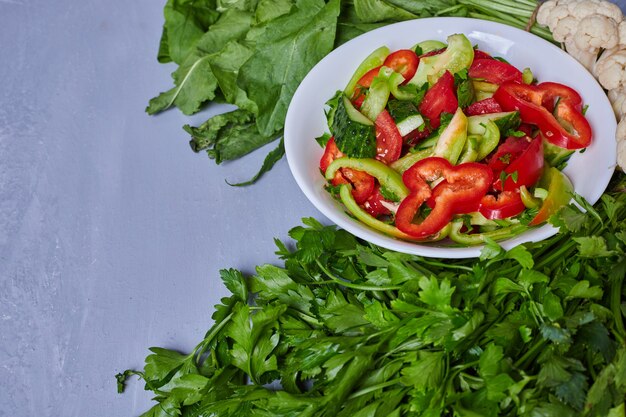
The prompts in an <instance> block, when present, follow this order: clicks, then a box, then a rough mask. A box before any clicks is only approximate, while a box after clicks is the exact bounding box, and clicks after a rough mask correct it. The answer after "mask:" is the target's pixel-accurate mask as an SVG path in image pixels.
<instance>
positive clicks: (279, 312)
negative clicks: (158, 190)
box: [116, 173, 626, 417]
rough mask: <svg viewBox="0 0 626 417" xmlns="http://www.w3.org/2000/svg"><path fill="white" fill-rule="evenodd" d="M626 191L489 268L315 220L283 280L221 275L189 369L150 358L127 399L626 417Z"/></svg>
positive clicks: (208, 411)
mask: <svg viewBox="0 0 626 417" xmlns="http://www.w3.org/2000/svg"><path fill="white" fill-rule="evenodd" d="M625 185H626V177H625V176H624V174H621V173H618V174H616V177H615V178H614V180H613V182H612V184H611V185H610V189H611V190H613V191H610V192H609V193H607V194H605V196H604V197H603V199H602V200H601V201H600V202H599V203H598V204H596V205H595V206H593V207H592V206H590V205H588V208H591V209H593V213H592V212H591V211H590V210H587V211H586V212H583V211H580V210H579V209H578V208H577V207H578V206H576V205H570V206H568V209H567V210H563V211H561V212H560V214H557V215H555V216H553V218H552V219H551V221H553V223H554V224H558V225H559V226H560V228H561V233H560V234H558V235H556V236H554V237H551V238H548V239H546V240H544V241H542V242H535V243H527V244H524V245H519V246H517V247H515V248H513V249H511V250H509V251H505V250H504V249H503V248H501V247H500V246H499V245H498V244H497V243H495V242H493V241H492V240H487V243H486V245H485V248H484V249H483V252H482V254H481V257H480V259H478V260H476V259H469V260H463V259H461V260H452V259H446V260H443V259H434V258H422V257H419V256H413V255H406V254H401V253H397V252H393V251H389V250H386V249H383V248H380V247H377V246H375V245H372V244H368V243H366V242H363V241H360V240H358V239H357V238H355V237H354V236H352V235H350V234H349V233H347V232H345V231H343V230H337V229H336V228H335V227H334V226H324V225H322V224H321V223H319V222H318V221H316V220H314V219H304V220H303V222H304V226H299V227H295V228H293V229H292V230H291V231H290V233H289V234H290V237H291V238H292V239H293V240H294V241H295V245H289V246H288V245H287V244H285V243H283V242H281V241H278V240H276V244H277V246H278V251H277V254H278V255H279V256H280V258H282V260H283V261H284V265H283V266H282V267H278V266H275V265H263V266H259V267H258V268H257V269H256V274H255V275H253V276H250V277H245V276H244V275H243V274H242V273H240V272H239V271H237V270H234V269H229V270H224V271H222V272H221V277H222V280H223V281H224V284H225V285H226V287H227V288H228V289H229V290H230V291H231V293H232V295H231V296H230V297H229V298H224V299H222V304H219V305H217V306H216V309H215V313H214V315H213V320H214V324H213V327H212V328H211V329H210V330H209V332H208V333H207V335H206V337H205V339H204V340H202V341H201V342H200V343H199V344H198V346H197V347H196V348H195V349H194V350H193V351H192V352H191V353H190V354H188V355H185V354H181V353H177V352H174V351H171V350H168V349H162V348H152V349H151V354H150V355H149V356H148V357H147V358H146V365H145V368H144V370H143V371H132V370H128V371H125V372H123V373H120V374H118V375H117V376H116V382H117V384H118V389H120V390H122V389H123V387H124V384H125V381H126V379H127V378H128V377H129V376H131V375H138V376H139V377H140V378H142V379H143V380H144V381H145V383H146V389H148V390H150V391H153V392H154V394H155V400H156V401H157V404H156V405H155V406H154V407H153V408H152V409H150V410H149V411H147V412H146V413H144V414H143V417H149V416H150V417H151V416H176V415H181V416H185V417H192V416H201V415H205V416H209V415H210V416H215V417H235V416H255V415H259V416H266V417H271V416H310V417H313V416H324V417H331V416H333V417H334V416H374V417H377V416H396V417H400V416H413V415H424V416H453V415H459V416H478V415H480V416H499V415H507V416H515V415H520V416H528V417H530V416H543V415H546V416H570V415H571V416H578V415H580V416H590V417H596V416H598V417H600V416H602V417H603V416H621V415H623V412H624V398H626V345H625V342H626V329H625V328H624V317H625V315H626V311H625V310H626V309H625V308H624V305H626V289H625V286H624V275H625V273H624V272H625V271H626V239H625V238H626V233H625V232H626V194H625V193H624V192H623V190H624V186H625ZM579 200H580V198H579ZM581 201H582V200H581ZM574 213H575V214H574ZM273 381H277V382H279V385H272V386H271V387H268V386H267V385H266V384H268V383H270V382H273ZM620 413H621V414H620Z"/></svg>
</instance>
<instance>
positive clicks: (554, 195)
mask: <svg viewBox="0 0 626 417" xmlns="http://www.w3.org/2000/svg"><path fill="white" fill-rule="evenodd" d="M539 187H541V188H545V189H547V190H548V195H547V196H546V198H545V200H543V204H542V205H541V208H540V209H539V212H538V213H537V215H536V216H535V218H534V219H533V220H532V221H531V222H530V225H531V226H535V225H538V224H541V223H543V222H545V221H546V220H548V218H550V216H552V215H553V214H554V213H556V212H557V211H559V210H560V209H561V207H563V206H564V205H566V204H567V203H569V201H570V200H571V199H572V193H573V191H574V186H573V185H572V182H571V181H570V180H569V178H567V176H566V175H565V174H563V173H562V172H561V171H559V170H558V169H556V168H554V167H546V168H544V171H543V175H542V176H541V178H540V179H539Z"/></svg>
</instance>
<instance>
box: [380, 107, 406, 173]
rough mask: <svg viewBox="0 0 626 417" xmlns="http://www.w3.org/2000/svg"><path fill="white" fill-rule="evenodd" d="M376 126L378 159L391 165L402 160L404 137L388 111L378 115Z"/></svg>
mask: <svg viewBox="0 0 626 417" xmlns="http://www.w3.org/2000/svg"><path fill="white" fill-rule="evenodd" d="M374 125H375V126H376V159H378V160H380V161H382V162H384V163H386V164H390V163H392V162H393V161H395V160H397V159H398V158H400V154H401V153H402V136H401V135H400V132H399V131H398V127H397V126H396V123H395V121H394V120H393V118H392V117H391V115H390V114H389V112H387V110H383V111H381V112H380V113H379V114H378V117H376V121H375V122H374Z"/></svg>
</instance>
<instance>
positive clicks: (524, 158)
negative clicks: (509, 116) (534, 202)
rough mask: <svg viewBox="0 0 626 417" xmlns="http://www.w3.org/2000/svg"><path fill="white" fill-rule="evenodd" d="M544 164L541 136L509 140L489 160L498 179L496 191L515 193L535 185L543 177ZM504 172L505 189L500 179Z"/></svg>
mask: <svg viewBox="0 0 626 417" xmlns="http://www.w3.org/2000/svg"><path fill="white" fill-rule="evenodd" d="M543 162H544V159H543V142H542V140H541V137H540V136H539V135H537V137H535V138H534V139H531V138H530V137H528V136H524V137H521V138H516V137H513V136H511V137H509V138H507V140H506V141H505V142H504V143H503V144H502V145H500V146H499V147H498V149H496V152H495V154H493V156H492V157H491V158H490V159H489V167H490V168H491V169H492V170H493V172H494V175H495V178H496V181H495V182H494V184H493V187H494V189H495V190H497V191H502V190H504V191H514V190H517V189H518V188H519V187H521V186H522V185H524V186H526V187H530V186H533V185H535V183H536V182H537V180H539V177H541V172H542V170H543ZM502 172H504V173H505V174H506V179H505V181H504V187H503V186H502V182H501V179H500V177H501V173H502Z"/></svg>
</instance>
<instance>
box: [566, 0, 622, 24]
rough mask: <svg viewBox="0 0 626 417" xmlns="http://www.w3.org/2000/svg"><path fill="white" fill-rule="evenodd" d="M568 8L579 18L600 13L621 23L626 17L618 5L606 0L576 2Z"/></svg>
mask: <svg viewBox="0 0 626 417" xmlns="http://www.w3.org/2000/svg"><path fill="white" fill-rule="evenodd" d="M568 9H569V10H570V13H571V14H573V15H574V16H576V17H577V18H578V19H584V18H585V17H587V16H590V15H592V14H599V15H602V16H606V17H609V18H611V19H613V20H615V21H616V22H618V23H619V22H621V21H622V19H623V17H624V16H623V15H622V10H621V9H620V8H619V6H618V5H616V4H614V3H612V2H610V1H606V0H584V1H579V2H577V3H576V4H572V3H570V4H569V8H568Z"/></svg>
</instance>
